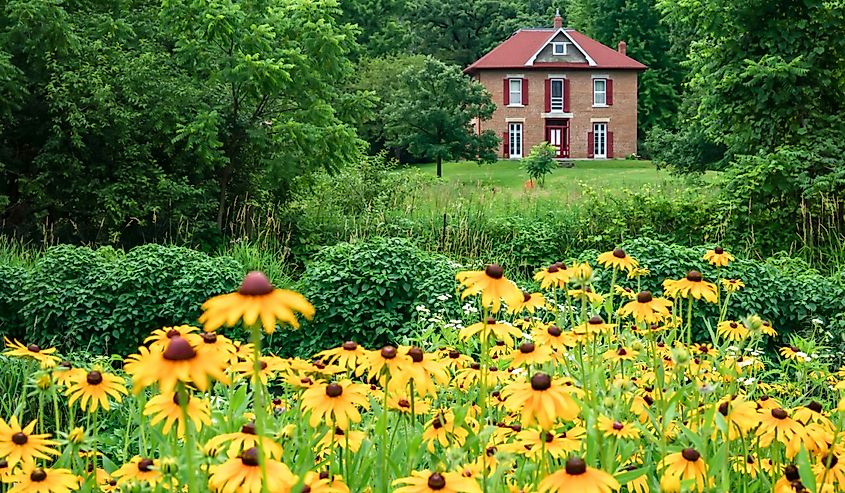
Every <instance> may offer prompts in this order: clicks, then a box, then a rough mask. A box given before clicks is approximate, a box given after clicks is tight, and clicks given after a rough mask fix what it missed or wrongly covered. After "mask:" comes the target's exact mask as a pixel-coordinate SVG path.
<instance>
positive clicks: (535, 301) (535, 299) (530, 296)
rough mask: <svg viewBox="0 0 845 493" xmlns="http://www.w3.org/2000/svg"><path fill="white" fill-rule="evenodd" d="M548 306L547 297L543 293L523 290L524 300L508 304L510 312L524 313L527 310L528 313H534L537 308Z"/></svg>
mask: <svg viewBox="0 0 845 493" xmlns="http://www.w3.org/2000/svg"><path fill="white" fill-rule="evenodd" d="M545 306H546V298H545V297H544V296H543V293H529V292H527V291H523V292H522V301H519V302H517V303H514V304H513V305H510V304H509V305H508V313H522V312H524V311H527V312H528V313H534V312H535V311H537V308H543V307H545Z"/></svg>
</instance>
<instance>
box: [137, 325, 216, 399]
mask: <svg viewBox="0 0 845 493" xmlns="http://www.w3.org/2000/svg"><path fill="white" fill-rule="evenodd" d="M138 351H139V352H140V354H134V355H131V356H129V357H128V358H127V360H126V364H125V365H124V369H125V370H126V373H128V374H129V375H131V376H132V383H133V391H134V392H135V393H138V392H139V391H140V390H141V389H142V388H144V387H148V386H150V385H153V384H155V383H157V384H158V386H159V389H160V390H161V391H162V392H172V391H173V390H174V389H175V388H176V384H177V383H179V382H182V383H186V384H192V385H193V386H194V387H196V388H197V389H198V390H200V391H205V390H206V389H207V388H208V385H209V380H211V379H215V380H219V381H221V382H223V383H228V382H229V377H227V376H226V372H225V368H226V367H227V366H228V364H229V362H228V361H227V360H226V359H225V358H224V357H223V356H222V355H221V354H220V353H217V352H198V351H197V350H196V349H195V347H194V346H193V345H192V344H191V343H190V342H189V341H188V340H187V339H185V338H183V337H181V336H174V337H171V338H170V339H169V340H168V342H167V347H166V348H164V349H163V350H162V348H159V349H153V348H151V349H147V348H146V347H143V346H142V347H140V348H138Z"/></svg>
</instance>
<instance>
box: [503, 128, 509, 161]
mask: <svg viewBox="0 0 845 493" xmlns="http://www.w3.org/2000/svg"><path fill="white" fill-rule="evenodd" d="M502 156H503V157H508V132H507V130H506V131H504V132H502Z"/></svg>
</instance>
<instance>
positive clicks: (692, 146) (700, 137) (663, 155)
mask: <svg viewBox="0 0 845 493" xmlns="http://www.w3.org/2000/svg"><path fill="white" fill-rule="evenodd" d="M643 151H644V153H645V155H646V156H647V157H649V158H650V159H652V160H653V161H654V162H655V164H656V165H657V166H658V167H659V168H668V169H670V170H672V171H673V172H676V173H680V174H700V173H704V172H705V171H707V170H716V169H721V168H723V167H724V165H723V164H722V160H723V159H724V156H725V147H724V146H722V145H716V144H713V143H712V142H710V141H708V140H707V137H705V135H704V132H703V131H702V129H701V128H700V127H697V126H688V127H684V128H682V129H680V130H677V131H671V130H666V129H664V128H661V127H654V128H652V129H651V130H649V131H648V133H647V135H646V140H645V143H644V149H643Z"/></svg>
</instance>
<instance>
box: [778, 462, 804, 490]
mask: <svg viewBox="0 0 845 493" xmlns="http://www.w3.org/2000/svg"><path fill="white" fill-rule="evenodd" d="M799 485H800V486H801V488H803V485H802V484H801V473H799V472H798V467H796V466H795V464H788V465H787V466H786V467H784V468H783V476H781V477H779V478H778V480H777V481H776V482H775V484H774V489H773V491H774V493H796V492H798V491H801V490H798V489H796V488H795V486H799ZM804 491H806V490H804Z"/></svg>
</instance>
